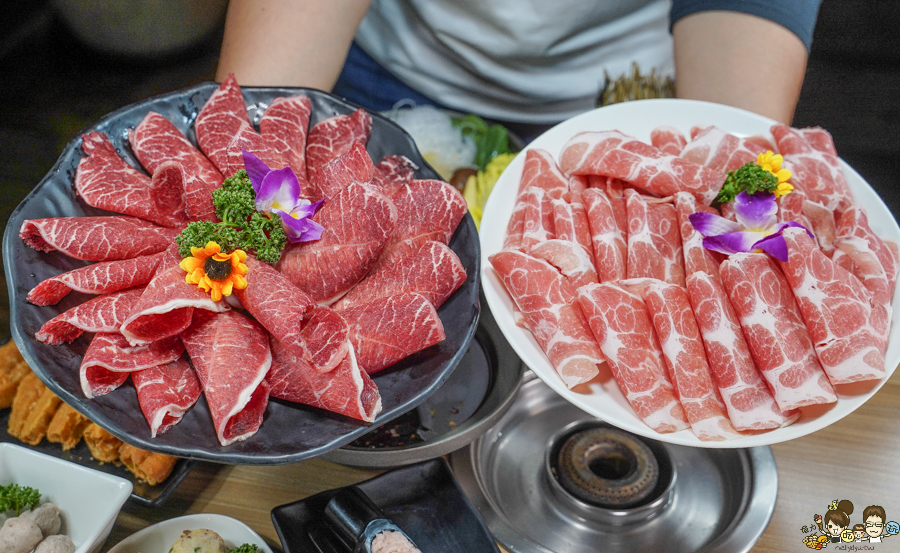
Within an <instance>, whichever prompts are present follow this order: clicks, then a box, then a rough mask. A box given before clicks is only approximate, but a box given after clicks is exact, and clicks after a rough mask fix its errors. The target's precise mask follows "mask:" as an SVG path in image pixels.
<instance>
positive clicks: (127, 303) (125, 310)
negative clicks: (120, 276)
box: [34, 286, 145, 345]
mask: <svg viewBox="0 0 900 553" xmlns="http://www.w3.org/2000/svg"><path fill="white" fill-rule="evenodd" d="M144 288H145V287H143V286H140V287H137V288H129V289H127V290H120V291H118V292H113V293H111V294H104V295H102V296H97V297H96V298H93V299H90V300H88V301H86V302H84V303H82V304H81V305H76V306H75V307H73V308H71V309H68V310H66V311H64V312H62V313H60V314H59V315H57V316H56V317H53V318H52V319H50V320H49V321H47V322H46V323H44V324H43V326H41V328H40V330H38V331H37V332H36V333H35V334H34V337H35V338H36V339H37V341H39V342H43V343H45V344H53V345H56V344H62V343H64V342H71V341H73V340H75V339H76V338H78V337H79V336H81V334H82V333H83V332H118V331H119V327H120V326H122V323H123V322H124V321H125V320H126V319H127V318H128V316H129V315H130V314H131V312H132V310H133V309H134V307H135V306H136V305H137V303H138V300H140V297H141V295H142V294H143V293H144Z"/></svg>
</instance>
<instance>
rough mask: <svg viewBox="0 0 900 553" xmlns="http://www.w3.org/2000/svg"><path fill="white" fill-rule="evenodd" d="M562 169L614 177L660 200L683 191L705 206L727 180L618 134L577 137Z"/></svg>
mask: <svg viewBox="0 0 900 553" xmlns="http://www.w3.org/2000/svg"><path fill="white" fill-rule="evenodd" d="M559 168H560V170H562V172H563V173H564V174H566V175H588V176H590V175H597V176H604V177H614V178H617V179H620V180H622V181H625V182H627V183H629V184H632V185H634V186H636V187H638V188H640V189H641V190H643V191H645V192H648V193H650V194H653V195H656V196H659V197H666V196H672V195H673V194H675V193H676V192H678V191H680V190H683V191H686V192H690V193H691V194H693V195H694V197H696V198H697V201H698V202H700V203H702V204H703V205H709V204H711V203H712V201H713V200H714V199H715V197H716V195H717V194H718V193H719V189H720V188H722V184H723V183H724V182H725V177H726V175H725V173H722V172H721V171H715V170H713V169H710V168H709V167H705V166H703V165H700V164H698V163H694V162H691V161H687V160H685V159H682V158H680V157H678V156H672V155H667V154H664V153H663V152H661V151H660V150H659V149H657V148H654V147H653V146H651V145H650V144H647V143H644V142H641V141H640V140H637V139H635V138H633V137H631V136H628V135H625V134H623V133H621V132H619V131H603V132H582V133H579V134H577V135H575V136H574V137H572V138H571V139H570V140H569V141H568V142H567V143H566V144H565V145H564V146H563V148H562V152H561V153H560V156H559Z"/></svg>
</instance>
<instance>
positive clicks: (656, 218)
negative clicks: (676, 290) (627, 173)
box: [625, 188, 684, 286]
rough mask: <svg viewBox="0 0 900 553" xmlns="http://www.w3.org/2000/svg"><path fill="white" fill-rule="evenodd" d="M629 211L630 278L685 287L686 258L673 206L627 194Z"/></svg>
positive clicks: (627, 273) (631, 193)
mask: <svg viewBox="0 0 900 553" xmlns="http://www.w3.org/2000/svg"><path fill="white" fill-rule="evenodd" d="M625 198H626V201H627V209H628V259H627V260H626V263H625V267H626V268H625V274H626V275H627V277H628V278H657V279H659V280H663V281H665V282H670V283H672V284H677V285H678V286H684V255H683V253H682V246H681V230H680V227H679V225H678V216H677V215H676V213H675V207H674V206H673V205H672V204H671V203H661V202H659V201H656V200H653V199H652V198H646V197H645V196H642V195H641V194H639V193H638V192H637V191H636V190H633V189H631V188H629V189H627V190H625Z"/></svg>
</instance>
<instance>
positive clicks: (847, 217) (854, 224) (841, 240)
mask: <svg viewBox="0 0 900 553" xmlns="http://www.w3.org/2000/svg"><path fill="white" fill-rule="evenodd" d="M835 247H836V248H837V251H835V252H834V256H833V258H834V260H835V262H836V263H838V264H839V265H840V266H841V267H843V268H845V269H847V270H848V271H850V272H851V273H853V274H854V275H856V277H857V278H859V280H860V281H862V283H863V284H864V285H865V287H866V288H868V289H869V290H870V291H871V292H872V293H873V294H874V295H875V298H876V299H877V300H878V301H880V302H882V303H885V304H888V305H890V303H891V301H893V298H894V287H895V286H896V283H897V271H898V259H897V253H896V245H894V247H891V246H890V245H889V242H887V241H885V240H883V239H882V238H881V237H880V236H878V235H877V234H875V232H873V231H872V228H871V227H870V226H869V218H868V216H867V215H866V211H865V209H864V208H863V207H862V206H859V205H854V206H851V207H849V208H847V209H846V210H845V211H844V213H843V214H842V215H841V219H840V224H839V226H838V229H837V235H836V238H835Z"/></svg>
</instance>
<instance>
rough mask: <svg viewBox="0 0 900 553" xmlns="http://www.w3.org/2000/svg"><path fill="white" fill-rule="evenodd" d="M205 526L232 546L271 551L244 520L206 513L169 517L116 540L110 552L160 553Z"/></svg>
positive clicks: (229, 546) (269, 552) (227, 544)
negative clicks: (183, 533) (249, 546)
mask: <svg viewBox="0 0 900 553" xmlns="http://www.w3.org/2000/svg"><path fill="white" fill-rule="evenodd" d="M201 528H205V529H207V530H212V531H213V532H215V533H217V534H219V535H220V536H222V539H223V540H225V545H226V546H228V548H229V549H233V548H235V547H238V546H241V545H243V544H245V543H249V544H255V545H258V546H259V551H260V553H272V550H271V549H269V546H268V545H267V544H266V541H265V540H264V539H263V538H262V537H260V535H259V534H257V533H256V532H254V531H253V530H252V529H251V528H250V527H249V526H247V525H246V524H244V523H243V522H241V521H239V520H237V519H233V518H231V517H227V516H225V515H216V514H211V513H203V514H199V515H186V516H183V517H177V518H170V519H169V520H164V521H162V522H159V523H157V524H154V525H152V526H148V527H146V528H144V529H143V530H140V531H138V532H135V533H134V534H132V535H130V536H128V537H127V538H125V539H124V540H122V541H120V542H119V543H117V544H116V545H115V546H113V547H112V549H110V550H109V551H108V552H107V553H159V552H165V551H168V550H169V549H170V548H171V547H172V544H173V543H175V540H177V539H178V538H179V536H181V533H182V532H184V531H185V530H199V529H201Z"/></svg>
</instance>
